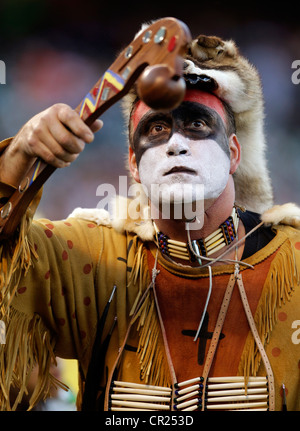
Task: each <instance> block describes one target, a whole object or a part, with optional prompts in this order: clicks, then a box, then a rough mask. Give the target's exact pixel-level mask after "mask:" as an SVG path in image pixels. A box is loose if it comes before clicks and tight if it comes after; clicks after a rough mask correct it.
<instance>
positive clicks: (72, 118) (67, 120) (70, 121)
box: [57, 104, 94, 143]
mask: <svg viewBox="0 0 300 431" xmlns="http://www.w3.org/2000/svg"><path fill="white" fill-rule="evenodd" d="M57 106H58V108H57V116H58V119H59V121H61V122H62V123H63V124H64V125H65V126H66V127H68V128H69V129H70V131H71V132H72V133H73V134H74V135H76V136H77V137H78V138H80V139H82V140H83V141H84V142H87V143H89V142H92V141H93V140H94V134H93V133H92V131H91V130H90V128H89V127H88V126H87V125H86V124H85V123H84V121H83V120H82V119H81V118H80V116H79V114H78V113H77V112H76V111H74V110H73V109H71V108H70V107H69V106H67V105H63V104H60V105H57Z"/></svg>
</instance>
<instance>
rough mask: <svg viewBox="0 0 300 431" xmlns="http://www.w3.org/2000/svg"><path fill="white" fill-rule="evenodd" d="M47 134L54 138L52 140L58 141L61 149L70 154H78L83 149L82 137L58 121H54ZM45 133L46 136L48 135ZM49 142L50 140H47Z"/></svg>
mask: <svg viewBox="0 0 300 431" xmlns="http://www.w3.org/2000/svg"><path fill="white" fill-rule="evenodd" d="M49 132H50V133H49V135H50V136H51V137H53V138H54V140H55V141H56V142H57V143H59V145H60V146H61V147H62V149H63V150H64V151H66V152H68V153H71V154H78V153H81V151H83V149H84V147H85V143H84V141H83V139H80V138H78V137H77V136H75V135H74V133H72V132H71V131H70V130H69V129H67V128H66V127H65V126H64V124H62V123H60V122H55V123H54V124H53V125H52V126H51V130H49ZM49 135H48V134H47V136H48V137H49ZM49 144H51V140H49Z"/></svg>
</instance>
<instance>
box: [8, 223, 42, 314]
mask: <svg viewBox="0 0 300 431" xmlns="http://www.w3.org/2000/svg"><path fill="white" fill-rule="evenodd" d="M30 223H31V217H27V216H25V217H23V218H22V221H21V223H20V227H19V229H18V232H17V233H16V235H15V236H14V237H13V238H10V239H8V240H6V241H5V242H3V243H2V244H1V245H0V316H1V319H3V318H4V316H5V315H6V314H7V313H8V311H9V306H10V304H11V302H12V300H13V298H14V295H15V293H16V289H17V287H18V284H19V280H20V277H21V274H22V271H23V273H24V274H26V273H27V271H28V269H29V268H30V266H31V265H32V257H35V258H36V259H38V255H37V253H36V251H35V249H34V247H33V245H32V244H31V243H30V242H29V240H28V237H27V232H28V227H29V224H30Z"/></svg>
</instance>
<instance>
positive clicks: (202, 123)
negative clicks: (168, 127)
mask: <svg viewBox="0 0 300 431" xmlns="http://www.w3.org/2000/svg"><path fill="white" fill-rule="evenodd" d="M205 126H206V124H205V121H203V120H195V121H192V123H191V127H192V128H193V129H195V130H199V129H202V128H203V127H205Z"/></svg>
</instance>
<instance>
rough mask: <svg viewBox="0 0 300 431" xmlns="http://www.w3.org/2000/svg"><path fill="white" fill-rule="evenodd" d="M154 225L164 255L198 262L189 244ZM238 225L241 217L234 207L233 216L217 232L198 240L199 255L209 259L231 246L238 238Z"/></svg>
mask: <svg viewBox="0 0 300 431" xmlns="http://www.w3.org/2000/svg"><path fill="white" fill-rule="evenodd" d="M153 224H154V228H155V231H156V240H157V245H158V247H159V249H160V251H161V253H162V254H163V255H165V256H167V257H170V258H172V257H175V258H179V259H184V260H189V261H192V262H193V261H195V260H196V258H195V256H194V253H192V251H191V249H190V247H189V244H188V243H186V242H181V241H176V240H173V239H170V238H169V237H168V236H167V235H165V234H164V233H162V232H160V231H159V230H158V228H157V226H156V224H155V223H153ZM238 224H239V216H238V213H237V211H236V208H235V207H233V210H232V213H231V215H230V216H229V217H228V218H227V219H226V220H225V222H224V223H222V224H221V225H220V226H219V227H218V229H217V230H216V231H214V232H213V233H211V234H210V235H208V236H207V237H206V238H204V239H202V238H200V239H197V240H196V242H197V244H198V248H199V254H200V255H201V256H204V257H208V256H210V255H211V254H213V253H215V252H216V251H218V250H220V249H221V248H223V247H225V246H226V245H229V244H231V243H232V241H234V239H235V238H236V236H237V230H238Z"/></svg>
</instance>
